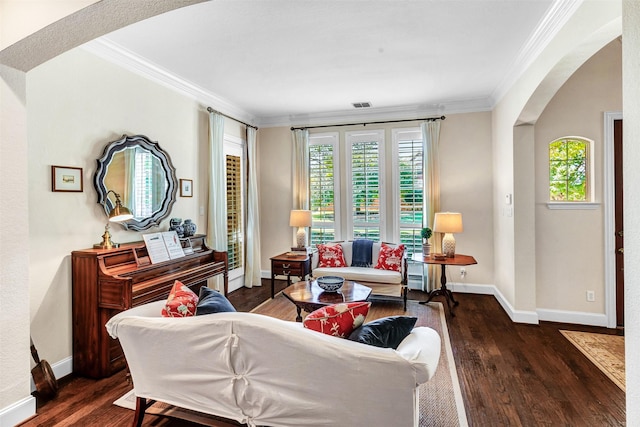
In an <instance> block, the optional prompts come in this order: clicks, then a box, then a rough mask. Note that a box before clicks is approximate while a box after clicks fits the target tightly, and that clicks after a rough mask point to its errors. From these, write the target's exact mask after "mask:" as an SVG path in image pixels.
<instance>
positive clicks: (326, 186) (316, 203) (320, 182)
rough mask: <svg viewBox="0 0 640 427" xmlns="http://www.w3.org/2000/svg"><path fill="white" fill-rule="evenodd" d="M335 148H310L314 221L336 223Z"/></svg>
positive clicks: (310, 176)
mask: <svg viewBox="0 0 640 427" xmlns="http://www.w3.org/2000/svg"><path fill="white" fill-rule="evenodd" d="M333 178H334V173H333V146H332V145H325V144H319V145H312V146H310V147H309V185H310V191H311V212H312V215H313V221H314V222H317V221H334V219H335V211H334V202H333V201H334V190H333Z"/></svg>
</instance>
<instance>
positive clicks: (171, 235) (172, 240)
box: [162, 230, 184, 259]
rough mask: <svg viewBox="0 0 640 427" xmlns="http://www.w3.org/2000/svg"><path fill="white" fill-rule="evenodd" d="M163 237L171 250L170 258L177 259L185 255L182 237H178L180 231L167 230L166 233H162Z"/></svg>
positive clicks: (168, 249) (169, 250)
mask: <svg viewBox="0 0 640 427" xmlns="http://www.w3.org/2000/svg"><path fill="white" fill-rule="evenodd" d="M162 239H163V240H164V244H165V246H166V247H167V251H168V252H169V258H171V259H176V258H182V257H183V256H184V251H183V250H182V244H181V243H180V238H178V233H176V232H175V230H174V231H165V232H164V233H162Z"/></svg>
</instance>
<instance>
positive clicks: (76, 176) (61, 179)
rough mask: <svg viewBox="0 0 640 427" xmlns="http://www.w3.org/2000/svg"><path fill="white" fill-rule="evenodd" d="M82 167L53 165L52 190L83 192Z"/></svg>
mask: <svg viewBox="0 0 640 427" xmlns="http://www.w3.org/2000/svg"><path fill="white" fill-rule="evenodd" d="M82 190H83V185H82V168H74V167H71V166H51V191H68V192H77V193H82Z"/></svg>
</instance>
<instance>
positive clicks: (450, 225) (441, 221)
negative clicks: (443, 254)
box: [433, 212, 462, 233]
mask: <svg viewBox="0 0 640 427" xmlns="http://www.w3.org/2000/svg"><path fill="white" fill-rule="evenodd" d="M433 231H435V232H436V233H462V214H461V213H457V212H438V213H436V214H435V216H434V218H433Z"/></svg>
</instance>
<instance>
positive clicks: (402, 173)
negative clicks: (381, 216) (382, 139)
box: [392, 128, 424, 256]
mask: <svg viewBox="0 0 640 427" xmlns="http://www.w3.org/2000/svg"><path fill="white" fill-rule="evenodd" d="M392 137H393V156H394V157H393V159H394V162H393V165H394V168H393V170H394V188H395V190H396V192H395V194H394V198H395V210H396V216H397V218H399V221H398V230H397V231H396V232H394V234H395V235H399V236H400V243H403V244H404V245H405V246H406V247H407V250H408V254H409V256H411V255H412V254H413V253H415V252H422V237H421V235H420V231H421V229H422V218H423V211H424V179H423V175H422V172H423V146H422V132H420V130H419V129H416V128H412V129H394V130H393V131H392Z"/></svg>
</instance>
